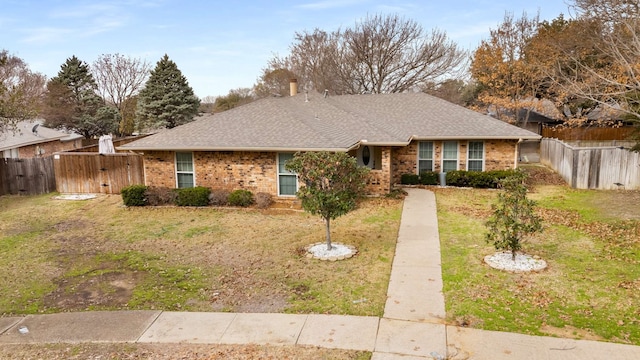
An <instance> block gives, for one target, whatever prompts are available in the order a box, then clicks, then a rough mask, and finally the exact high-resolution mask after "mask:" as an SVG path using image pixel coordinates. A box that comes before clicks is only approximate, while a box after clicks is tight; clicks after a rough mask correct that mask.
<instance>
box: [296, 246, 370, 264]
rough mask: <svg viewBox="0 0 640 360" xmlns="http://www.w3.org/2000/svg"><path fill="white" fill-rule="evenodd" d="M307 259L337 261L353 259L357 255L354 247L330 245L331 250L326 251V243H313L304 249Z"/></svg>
mask: <svg viewBox="0 0 640 360" xmlns="http://www.w3.org/2000/svg"><path fill="white" fill-rule="evenodd" d="M305 250H306V251H307V257H308V258H311V259H319V260H328V261H337V260H344V259H349V258H351V257H353V255H355V254H357V253H358V250H357V249H356V248H355V246H352V245H345V244H341V243H332V244H331V250H327V244H326V243H315V244H311V245H309V246H307V247H305Z"/></svg>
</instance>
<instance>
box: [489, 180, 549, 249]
mask: <svg viewBox="0 0 640 360" xmlns="http://www.w3.org/2000/svg"><path fill="white" fill-rule="evenodd" d="M526 176H527V175H526V174H525V173H523V172H521V171H517V172H516V173H515V174H514V175H512V176H509V177H507V178H504V179H502V180H500V185H499V187H500V188H501V189H502V191H501V192H500V193H499V194H498V204H497V205H493V206H492V208H493V215H492V216H491V218H490V219H489V221H487V223H486V226H487V229H488V230H489V232H488V233H487V237H486V239H487V242H489V243H493V245H494V246H495V248H496V250H509V251H511V255H512V259H513V260H514V261H515V259H516V252H517V251H518V250H520V249H521V248H522V239H523V238H524V237H525V236H528V235H532V234H534V233H537V232H540V231H542V221H541V219H540V218H539V217H538V216H537V215H536V214H535V212H534V206H535V202H534V201H533V200H529V199H527V188H526V186H525V185H524V180H525V179H526Z"/></svg>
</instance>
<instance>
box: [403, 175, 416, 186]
mask: <svg viewBox="0 0 640 360" xmlns="http://www.w3.org/2000/svg"><path fill="white" fill-rule="evenodd" d="M419 183H420V176H418V175H416V174H402V175H400V184H402V185H418V184H419Z"/></svg>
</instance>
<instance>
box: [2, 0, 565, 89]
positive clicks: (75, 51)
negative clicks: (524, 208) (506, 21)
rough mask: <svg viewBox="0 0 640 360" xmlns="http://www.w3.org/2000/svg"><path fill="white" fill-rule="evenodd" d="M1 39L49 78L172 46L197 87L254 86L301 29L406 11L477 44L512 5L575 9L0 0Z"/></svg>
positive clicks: (557, 3) (470, 45)
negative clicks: (75, 61)
mask: <svg viewBox="0 0 640 360" xmlns="http://www.w3.org/2000/svg"><path fill="white" fill-rule="evenodd" d="M0 9H1V10H0V48H4V49H6V50H8V51H9V52H10V53H12V54H14V55H17V56H18V57H20V58H22V59H24V60H25V61H26V62H27V63H28V64H29V66H30V68H31V69H32V70H34V71H38V72H41V73H43V74H45V75H46V76H47V77H48V78H51V77H53V76H55V75H56V74H57V72H58V71H59V70H60V65H61V64H62V63H64V61H65V60H66V59H67V58H69V57H71V56H72V55H76V56H77V57H78V58H80V59H81V60H83V61H85V62H87V63H89V64H91V63H92V62H93V61H94V60H96V59H97V58H98V56H99V55H100V54H115V53H120V54H123V55H127V56H132V57H136V58H142V59H145V60H147V61H149V62H151V63H152V64H153V66H155V63H156V62H157V61H158V60H159V59H160V58H161V57H162V56H163V55H164V54H165V53H166V54H168V55H169V57H170V58H171V59H172V60H173V61H175V62H176V64H177V65H178V68H180V70H181V71H182V73H183V74H184V75H185V76H186V77H187V80H188V81H189V84H190V85H191V87H193V89H194V91H195V93H196V95H197V96H199V97H204V96H219V95H225V94H227V93H228V91H229V90H230V89H235V88H239V87H251V86H253V84H254V83H255V82H256V79H257V78H258V77H259V76H260V74H261V70H262V69H263V68H264V67H265V65H266V63H267V61H268V59H270V58H271V57H272V56H273V54H280V55H285V54H287V52H288V51H287V49H288V46H289V45H290V44H291V42H292V40H293V36H294V33H295V32H296V31H303V30H309V31H312V30H313V29H315V28H319V29H322V30H326V31H332V30H336V29H338V28H339V27H342V28H344V27H350V26H353V24H355V22H356V21H358V20H360V19H363V18H365V17H366V16H367V15H368V14H369V15H373V14H380V13H382V14H390V13H394V14H399V15H401V16H403V17H405V18H408V19H412V20H415V21H416V22H418V23H419V24H420V25H422V27H423V28H424V29H425V30H430V29H432V28H438V29H440V30H444V31H446V32H447V35H448V36H449V38H450V39H451V40H453V41H455V42H456V43H458V44H459V45H460V46H461V47H463V48H466V49H474V48H475V47H476V46H477V45H478V44H479V42H480V40H482V39H486V38H487V37H488V34H489V29H491V28H496V27H497V25H498V24H500V22H501V21H502V19H503V17H504V14H505V11H508V12H512V13H513V14H514V15H515V16H516V17H519V16H520V15H521V14H522V13H523V11H526V12H527V13H528V14H529V15H534V14H536V13H537V12H538V11H539V12H540V17H541V19H545V20H550V19H553V18H555V17H557V16H558V15H559V14H560V13H563V14H565V17H566V15H568V14H569V11H568V6H567V4H566V3H565V1H564V0H538V1H535V0H534V1H531V0H529V1H526V0H475V1H473V0H440V1H431V0H422V1H419V0H398V1H378V0H297V1H284V0H271V1H267V0H265V1H262V0H254V1H232V0H227V1H219V0H210V1H207V0H199V1H190V0H93V1H91V0H88V1H81V0H39V1H33V0H0Z"/></svg>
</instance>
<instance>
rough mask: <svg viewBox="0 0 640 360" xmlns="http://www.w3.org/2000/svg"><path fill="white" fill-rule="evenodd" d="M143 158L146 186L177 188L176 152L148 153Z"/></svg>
mask: <svg viewBox="0 0 640 360" xmlns="http://www.w3.org/2000/svg"><path fill="white" fill-rule="evenodd" d="M143 157H144V181H145V185H147V186H157V187H168V188H171V189H173V188H175V187H176V164H175V161H176V156H175V152H173V151H148V152H145V153H144V156H143ZM196 171H197V169H196ZM196 176H197V175H196Z"/></svg>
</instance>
